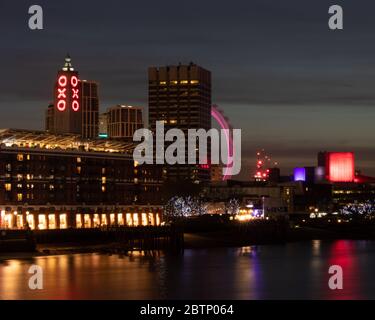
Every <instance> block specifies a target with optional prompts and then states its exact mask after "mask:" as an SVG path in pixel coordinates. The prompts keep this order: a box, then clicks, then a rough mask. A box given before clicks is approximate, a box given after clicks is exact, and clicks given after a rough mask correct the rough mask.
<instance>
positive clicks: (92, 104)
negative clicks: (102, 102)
mask: <svg viewBox="0 0 375 320" xmlns="http://www.w3.org/2000/svg"><path fill="white" fill-rule="evenodd" d="M80 89H81V112H82V129H81V135H82V137H83V138H90V139H91V138H97V137H98V133H99V96H98V83H97V82H95V81H89V80H81V81H80Z"/></svg>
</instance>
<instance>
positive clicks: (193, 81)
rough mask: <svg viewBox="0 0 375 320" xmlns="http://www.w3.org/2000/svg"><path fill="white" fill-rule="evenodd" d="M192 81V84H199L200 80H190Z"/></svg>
mask: <svg viewBox="0 0 375 320" xmlns="http://www.w3.org/2000/svg"><path fill="white" fill-rule="evenodd" d="M190 83H191V84H198V83H199V81H198V80H190Z"/></svg>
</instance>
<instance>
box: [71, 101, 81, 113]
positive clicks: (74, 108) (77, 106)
mask: <svg viewBox="0 0 375 320" xmlns="http://www.w3.org/2000/svg"><path fill="white" fill-rule="evenodd" d="M72 109H73V111H78V110H79V103H78V101H76V100H74V101H73V102H72Z"/></svg>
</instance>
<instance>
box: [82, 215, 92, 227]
mask: <svg viewBox="0 0 375 320" xmlns="http://www.w3.org/2000/svg"><path fill="white" fill-rule="evenodd" d="M83 220H84V222H85V228H91V219H90V215H89V214H85V215H84V216H83Z"/></svg>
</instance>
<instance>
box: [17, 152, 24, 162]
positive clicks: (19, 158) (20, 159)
mask: <svg viewBox="0 0 375 320" xmlns="http://www.w3.org/2000/svg"><path fill="white" fill-rule="evenodd" d="M17 160H18V161H23V154H22V153H19V154H17Z"/></svg>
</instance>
